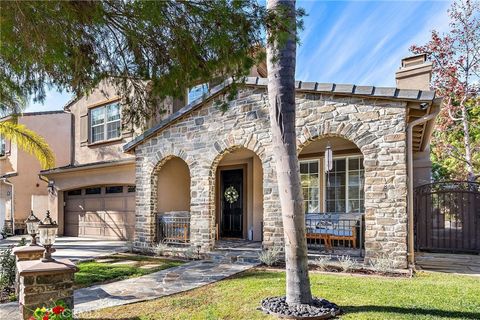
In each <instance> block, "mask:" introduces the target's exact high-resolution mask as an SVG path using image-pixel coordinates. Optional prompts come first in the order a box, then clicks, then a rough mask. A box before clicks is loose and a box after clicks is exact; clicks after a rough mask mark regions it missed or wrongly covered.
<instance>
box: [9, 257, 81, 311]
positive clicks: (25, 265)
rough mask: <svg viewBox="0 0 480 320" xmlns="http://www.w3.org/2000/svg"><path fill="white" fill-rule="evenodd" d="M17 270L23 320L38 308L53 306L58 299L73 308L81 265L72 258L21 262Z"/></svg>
mask: <svg viewBox="0 0 480 320" xmlns="http://www.w3.org/2000/svg"><path fill="white" fill-rule="evenodd" d="M17 270H18V274H19V280H20V281H19V282H20V283H19V286H20V293H19V298H18V301H19V304H20V312H21V314H22V317H23V319H28V318H29V317H31V316H32V314H33V312H34V311H35V309H36V308H37V307H43V306H50V305H52V304H53V303H55V302H56V301H58V300H62V301H64V302H65V303H66V305H67V306H68V307H69V308H70V309H72V311H73V280H74V274H75V272H77V271H78V268H77V267H76V266H75V265H74V264H73V263H72V262H71V261H70V260H68V259H59V260H54V261H51V262H42V261H41V260H31V261H19V262H18V263H17Z"/></svg>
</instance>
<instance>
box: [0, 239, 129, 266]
mask: <svg viewBox="0 0 480 320" xmlns="http://www.w3.org/2000/svg"><path fill="white" fill-rule="evenodd" d="M22 237H24V238H26V239H27V243H30V236H28V235H23V236H14V237H9V238H7V239H3V240H0V249H4V248H7V247H11V246H15V245H17V244H18V242H19V241H20V239H21V238H22ZM27 245H28V244H27ZM53 247H54V248H55V249H56V250H57V251H56V252H55V253H54V254H53V257H54V258H68V259H70V260H72V261H79V260H88V259H92V258H96V257H100V256H105V255H108V254H112V253H116V252H122V251H126V250H127V246H126V241H114V240H101V239H92V238H76V237H58V238H57V240H56V241H55V244H54V245H53Z"/></svg>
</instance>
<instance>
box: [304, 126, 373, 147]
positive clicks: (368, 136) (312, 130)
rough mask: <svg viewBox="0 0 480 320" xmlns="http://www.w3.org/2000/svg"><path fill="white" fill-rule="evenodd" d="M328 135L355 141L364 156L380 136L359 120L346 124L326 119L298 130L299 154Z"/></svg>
mask: <svg viewBox="0 0 480 320" xmlns="http://www.w3.org/2000/svg"><path fill="white" fill-rule="evenodd" d="M328 137H338V138H342V139H345V140H348V141H351V142H353V143H354V144H355V145H356V146H357V147H358V149H360V151H361V152H362V154H364V156H366V153H368V152H365V151H366V149H369V148H371V146H372V145H371V144H372V143H374V142H375V140H377V139H378V138H379V137H377V136H376V135H375V134H374V133H373V132H371V130H370V129H369V127H368V125H365V124H364V123H362V122H359V121H358V122H347V123H346V124H345V123H343V122H342V123H340V124H337V123H335V124H333V123H332V122H330V121H325V122H324V123H323V124H318V125H308V126H305V127H303V128H302V129H301V131H300V132H297V154H300V152H301V151H302V150H303V149H304V148H305V147H306V146H308V145H309V144H310V143H312V142H313V141H316V140H319V139H323V138H328Z"/></svg>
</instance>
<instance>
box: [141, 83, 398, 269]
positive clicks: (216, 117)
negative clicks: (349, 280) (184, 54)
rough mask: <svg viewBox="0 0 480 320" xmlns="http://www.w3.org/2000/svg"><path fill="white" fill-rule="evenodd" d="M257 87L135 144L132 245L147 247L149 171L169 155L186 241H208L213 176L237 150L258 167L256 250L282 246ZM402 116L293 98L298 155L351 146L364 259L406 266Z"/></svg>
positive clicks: (386, 105) (206, 244) (151, 201)
mask: <svg viewBox="0 0 480 320" xmlns="http://www.w3.org/2000/svg"><path fill="white" fill-rule="evenodd" d="M267 99H268V98H267V93H266V89H265V87H258V86H249V87H246V88H244V89H243V90H242V91H241V92H240V93H239V94H238V97H237V99H236V100H234V101H231V102H230V108H229V110H228V111H227V112H225V113H223V114H222V112H221V111H220V110H219V109H218V108H217V107H216V106H215V103H214V102H213V101H212V100H210V101H207V102H205V104H204V105H203V106H201V107H200V108H197V109H195V110H192V111H191V112H189V113H186V114H185V115H184V116H183V117H181V118H179V119H177V120H175V121H173V122H172V123H170V124H169V125H167V126H165V127H164V128H163V129H161V130H159V131H158V132H157V133H156V134H155V135H154V136H152V137H150V138H148V139H145V140H144V141H143V142H142V143H141V144H139V145H138V146H136V148H135V155H136V185H137V194H136V197H137V198H136V230H135V231H136V232H135V233H136V238H135V245H136V246H137V247H142V246H149V245H151V244H153V243H154V241H155V212H156V205H157V191H156V173H157V172H158V170H159V169H160V168H161V167H162V165H163V164H165V163H166V161H167V160H168V159H169V158H171V157H179V158H181V159H183V160H184V161H185V162H186V163H187V164H188V167H189V169H190V174H191V188H190V190H191V208H190V211H191V242H192V244H193V245H195V246H200V247H201V249H202V251H208V250H211V249H212V248H213V246H214V242H215V227H214V223H215V221H214V220H215V200H214V199H215V173H216V169H217V166H218V164H219V162H220V160H221V159H222V157H223V156H224V155H225V154H227V153H229V152H232V151H233V150H235V149H237V148H246V149H249V150H251V151H253V152H254V153H255V154H256V155H257V156H258V157H259V158H260V160H261V162H262V166H263V194H264V196H263V245H264V246H265V247H270V246H272V245H273V244H274V243H275V244H278V243H281V242H282V239H283V230H282V221H281V213H280V204H279V199H278V188H277V181H276V174H275V170H274V167H275V166H274V163H273V161H274V158H273V152H272V146H271V135H270V121H269V113H268V107H267ZM406 110H407V103H406V102H403V101H401V100H398V99H378V98H373V97H372V98H360V97H358V96H347V95H343V96H342V95H333V94H332V95H328V94H321V93H302V92H298V93H297V120H296V122H297V123H296V125H297V137H298V150H299V152H300V151H301V150H302V148H304V147H305V146H307V145H308V144H309V143H311V142H312V141H315V140H316V139H321V138H324V137H332V136H335V137H341V138H344V139H347V140H349V141H351V142H353V143H355V144H356V146H357V147H358V148H359V149H360V151H361V152H362V154H363V157H364V167H365V190H364V191H365V224H366V231H365V249H366V258H367V260H368V259H369V258H373V257H375V256H377V255H380V254H381V255H384V254H388V255H389V256H390V257H391V258H392V259H393V260H394V261H395V264H396V266H397V267H406V223H407V213H406V195H407V175H406V170H407V167H406V137H405V132H406Z"/></svg>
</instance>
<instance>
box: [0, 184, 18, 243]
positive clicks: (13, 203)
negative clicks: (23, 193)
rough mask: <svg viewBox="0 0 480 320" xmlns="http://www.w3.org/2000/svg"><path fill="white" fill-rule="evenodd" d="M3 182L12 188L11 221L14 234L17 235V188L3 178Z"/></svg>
mask: <svg viewBox="0 0 480 320" xmlns="http://www.w3.org/2000/svg"><path fill="white" fill-rule="evenodd" d="M1 180H2V182H3V183H5V184H7V185H9V186H10V187H11V188H12V192H11V201H10V220H11V222H12V234H13V235H15V219H14V217H13V216H14V214H15V198H14V194H15V192H14V191H15V186H14V185H13V183H11V182H9V181H8V180H7V178H2V179H1Z"/></svg>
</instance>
